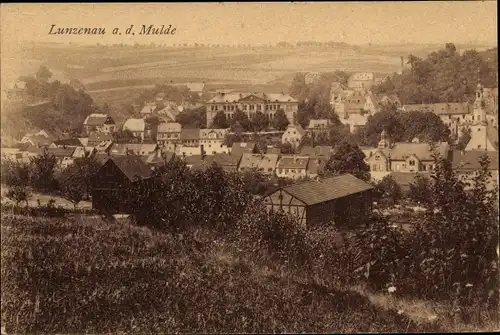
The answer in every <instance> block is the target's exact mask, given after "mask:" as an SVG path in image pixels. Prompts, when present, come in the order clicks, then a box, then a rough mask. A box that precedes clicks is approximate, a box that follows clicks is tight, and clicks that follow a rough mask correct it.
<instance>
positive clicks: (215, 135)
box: [200, 129, 230, 155]
mask: <svg viewBox="0 0 500 335" xmlns="http://www.w3.org/2000/svg"><path fill="white" fill-rule="evenodd" d="M227 133H228V130H227V129H200V146H201V148H202V150H203V151H204V152H205V153H206V154H207V155H215V154H222V153H225V154H227V153H229V150H230V149H229V148H228V147H227V146H226V145H225V144H224V139H225V137H226V134H227Z"/></svg>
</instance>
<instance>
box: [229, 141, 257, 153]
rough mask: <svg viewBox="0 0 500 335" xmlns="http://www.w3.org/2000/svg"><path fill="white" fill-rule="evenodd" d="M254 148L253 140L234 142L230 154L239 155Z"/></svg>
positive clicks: (251, 151) (250, 151)
mask: <svg viewBox="0 0 500 335" xmlns="http://www.w3.org/2000/svg"><path fill="white" fill-rule="evenodd" d="M254 150H255V143H254V142H234V143H233V146H232V147H231V155H233V156H241V155H243V154H251V153H253V152H254Z"/></svg>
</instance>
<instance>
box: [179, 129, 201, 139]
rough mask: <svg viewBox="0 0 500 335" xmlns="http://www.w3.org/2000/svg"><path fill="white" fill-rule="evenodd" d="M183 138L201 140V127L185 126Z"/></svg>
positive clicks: (181, 136) (182, 133) (182, 130)
mask: <svg viewBox="0 0 500 335" xmlns="http://www.w3.org/2000/svg"><path fill="white" fill-rule="evenodd" d="M180 138H181V140H199V139H200V129H198V128H194V129H189V128H184V129H181V135H180Z"/></svg>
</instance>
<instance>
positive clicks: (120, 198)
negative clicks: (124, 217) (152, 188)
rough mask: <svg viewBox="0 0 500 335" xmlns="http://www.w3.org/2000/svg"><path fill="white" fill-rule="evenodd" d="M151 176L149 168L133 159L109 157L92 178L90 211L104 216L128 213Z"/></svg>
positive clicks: (138, 159)
mask: <svg viewBox="0 0 500 335" xmlns="http://www.w3.org/2000/svg"><path fill="white" fill-rule="evenodd" d="M151 176H152V170H151V168H150V167H149V166H148V165H147V164H146V163H145V162H144V161H143V160H142V159H141V157H140V156H136V155H124V156H108V158H103V165H102V166H101V168H100V169H99V171H97V173H96V174H95V175H94V176H93V177H92V180H91V185H92V208H93V209H94V210H97V211H99V212H102V213H106V214H117V213H128V214H130V211H131V210H132V208H133V202H134V201H135V200H136V199H137V194H138V193H139V192H140V190H141V189H142V188H144V187H147V182H145V181H148V180H150V177H151Z"/></svg>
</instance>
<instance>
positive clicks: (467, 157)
mask: <svg viewBox="0 0 500 335" xmlns="http://www.w3.org/2000/svg"><path fill="white" fill-rule="evenodd" d="M484 154H486V155H488V157H489V159H490V166H489V170H498V151H482V150H472V151H459V150H454V151H452V153H451V156H452V157H451V164H452V166H453V169H454V170H461V171H477V170H480V169H481V165H480V164H479V160H480V158H481V156H482V155H484Z"/></svg>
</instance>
